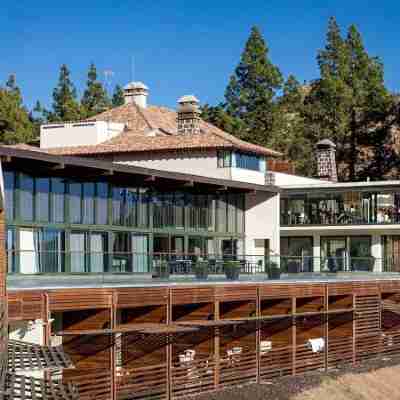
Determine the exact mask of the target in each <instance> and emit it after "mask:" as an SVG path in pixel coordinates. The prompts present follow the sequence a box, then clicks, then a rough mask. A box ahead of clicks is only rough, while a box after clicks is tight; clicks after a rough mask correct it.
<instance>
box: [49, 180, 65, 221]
mask: <svg viewBox="0 0 400 400" xmlns="http://www.w3.org/2000/svg"><path fill="white" fill-rule="evenodd" d="M51 196H52V205H51V221H52V222H56V223H63V222H64V219H65V218H64V216H65V212H64V204H65V183H64V181H63V180H62V179H60V178H52V179H51Z"/></svg>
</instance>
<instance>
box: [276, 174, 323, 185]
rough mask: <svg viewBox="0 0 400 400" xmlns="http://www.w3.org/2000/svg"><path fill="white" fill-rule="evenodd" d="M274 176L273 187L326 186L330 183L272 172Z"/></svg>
mask: <svg viewBox="0 0 400 400" xmlns="http://www.w3.org/2000/svg"><path fill="white" fill-rule="evenodd" d="M273 173H274V175H275V185H276V186H286V185H307V184H309V185H310V184H313V183H314V184H321V185H324V184H328V183H330V182H328V181H323V180H321V179H315V178H307V177H305V176H298V175H291V174H284V173H282V172H273Z"/></svg>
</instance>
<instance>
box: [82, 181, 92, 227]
mask: <svg viewBox="0 0 400 400" xmlns="http://www.w3.org/2000/svg"><path fill="white" fill-rule="evenodd" d="M94 194H95V184H94V183H92V182H89V183H85V184H83V215H82V222H83V223H84V224H85V225H93V224H94V211H95V209H94Z"/></svg>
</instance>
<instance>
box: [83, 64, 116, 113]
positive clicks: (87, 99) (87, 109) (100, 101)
mask: <svg viewBox="0 0 400 400" xmlns="http://www.w3.org/2000/svg"><path fill="white" fill-rule="evenodd" d="M81 103H82V106H83V112H84V113H85V116H86V118H90V117H92V116H93V115H96V114H98V113H100V112H102V111H104V110H106V109H108V108H109V107H110V101H109V99H108V96H107V92H106V90H105V89H104V87H103V85H102V83H101V82H99V81H98V80H97V70H96V66H95V65H94V64H93V63H92V64H90V67H89V71H88V80H87V83H86V89H85V91H84V93H83V96H82V100H81Z"/></svg>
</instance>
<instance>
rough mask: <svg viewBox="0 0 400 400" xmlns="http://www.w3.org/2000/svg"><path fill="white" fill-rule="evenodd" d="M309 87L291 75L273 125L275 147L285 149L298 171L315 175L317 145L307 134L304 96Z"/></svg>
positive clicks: (286, 83)
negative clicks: (314, 144) (314, 147)
mask: <svg viewBox="0 0 400 400" xmlns="http://www.w3.org/2000/svg"><path fill="white" fill-rule="evenodd" d="M307 93H308V87H307V86H305V85H303V86H302V85H301V84H300V83H299V81H298V80H297V79H296V78H295V77H294V76H293V75H289V77H288V79H287V80H286V82H285V84H284V86H283V94H282V96H281V97H280V98H279V99H278V102H277V105H278V112H277V115H276V117H275V123H274V127H273V132H275V135H274V136H273V138H272V139H273V142H272V143H271V144H270V145H271V147H272V148H273V149H275V150H278V151H281V152H282V153H283V154H284V155H285V158H287V159H288V160H290V161H291V162H292V163H293V164H294V166H295V170H296V172H297V173H299V174H302V175H312V173H313V167H314V156H313V151H312V146H313V144H312V143H311V142H310V141H309V140H308V138H307V137H306V136H305V132H304V131H305V125H304V117H303V110H304V99H305V97H306V95H307Z"/></svg>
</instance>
